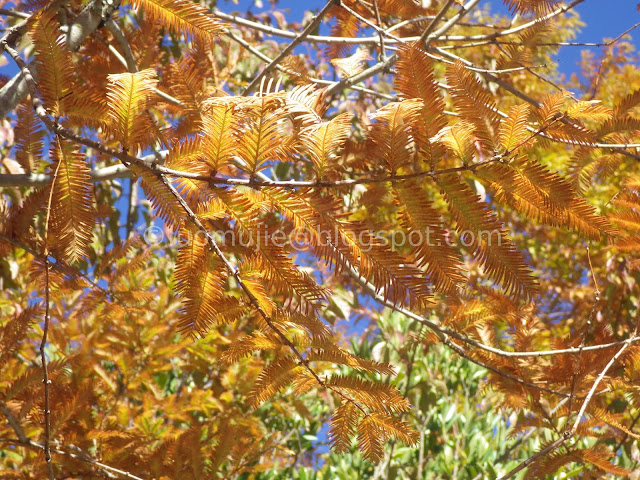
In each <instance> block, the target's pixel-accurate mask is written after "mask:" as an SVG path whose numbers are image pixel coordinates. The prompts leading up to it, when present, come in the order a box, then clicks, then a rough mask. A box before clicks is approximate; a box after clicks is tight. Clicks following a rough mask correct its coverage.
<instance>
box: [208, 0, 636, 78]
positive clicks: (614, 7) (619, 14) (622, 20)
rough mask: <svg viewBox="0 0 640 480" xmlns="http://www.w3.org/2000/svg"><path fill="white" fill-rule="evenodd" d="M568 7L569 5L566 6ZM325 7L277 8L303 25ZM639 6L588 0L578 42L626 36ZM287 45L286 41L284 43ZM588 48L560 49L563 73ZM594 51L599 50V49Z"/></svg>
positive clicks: (630, 0) (496, 2) (228, 6)
mask: <svg viewBox="0 0 640 480" xmlns="http://www.w3.org/2000/svg"><path fill="white" fill-rule="evenodd" d="M262 3H263V5H264V7H263V8H257V7H256V6H255V0H239V2H238V5H233V4H232V3H231V1H229V0H225V1H224V2H220V3H219V8H220V9H221V10H224V11H231V10H235V11H239V12H246V11H247V10H250V11H252V12H254V13H257V12H261V11H269V10H270V9H271V5H270V2H269V0H262ZM565 3H568V2H565ZM324 4H325V0H305V1H300V0H280V1H279V2H278V5H277V7H276V8H278V9H288V10H289V12H290V13H289V15H288V16H287V19H288V20H290V21H299V20H301V19H302V18H303V15H304V12H305V11H306V10H318V9H320V8H321V7H322V6H323V5H324ZM486 5H489V6H490V9H491V10H492V11H495V12H500V13H507V9H506V7H505V6H504V4H503V3H502V2H501V1H500V0H491V1H485V2H481V3H480V7H484V6H486ZM637 5H638V2H636V1H634V0H585V1H584V2H583V3H581V4H579V5H578V6H577V7H575V10H576V11H577V12H578V13H579V14H580V17H581V19H582V20H583V21H584V22H585V23H586V24H587V25H586V26H585V27H584V28H583V29H582V31H581V32H580V34H579V35H578V38H577V39H576V40H575V41H577V42H593V43H597V42H601V41H602V40H603V39H604V38H614V37H616V36H618V35H619V34H620V33H622V32H624V31H625V30H626V29H628V28H629V27H632V26H633V25H634V24H635V23H637V22H640V13H639V12H638V10H637ZM631 35H632V36H633V40H634V43H635V45H636V47H638V46H640V27H639V28H638V30H637V31H634V32H632V34H631ZM281 41H283V42H285V41H287V40H286V39H281ZM585 48H586V47H563V48H562V49H560V55H559V58H558V60H559V62H560V71H561V72H563V73H565V74H566V75H567V76H568V75H569V74H571V73H572V72H574V71H576V70H577V62H578V61H579V60H580V56H581V54H580V52H581V50H583V49H585ZM593 50H599V49H598V48H597V47H595V48H593Z"/></svg>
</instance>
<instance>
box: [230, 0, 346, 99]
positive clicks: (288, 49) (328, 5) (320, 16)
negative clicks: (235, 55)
mask: <svg viewBox="0 0 640 480" xmlns="http://www.w3.org/2000/svg"><path fill="white" fill-rule="evenodd" d="M336 3H338V0H329V1H328V2H327V3H326V5H325V6H324V7H322V10H320V12H318V14H317V15H316V17H315V18H314V19H313V20H312V21H311V22H310V23H309V25H307V26H306V27H305V29H304V30H303V31H302V32H300V33H299V34H298V35H297V36H296V38H295V39H294V40H293V42H291V43H290V44H289V45H287V46H286V48H285V49H284V50H283V51H282V52H280V54H279V55H278V56H277V57H276V58H274V59H273V60H272V61H271V63H269V65H267V66H266V67H264V69H263V70H262V72H260V73H259V74H258V75H256V76H255V77H254V78H253V80H252V81H251V83H250V84H249V85H248V86H247V88H246V89H245V90H244V92H243V93H242V94H243V95H249V94H250V93H251V92H252V91H253V90H254V89H255V88H256V87H257V86H258V85H259V84H260V82H261V81H262V79H263V78H264V77H265V76H266V75H268V74H269V73H271V71H272V70H273V69H274V68H276V65H278V64H280V62H282V60H284V59H285V58H286V57H287V56H288V55H289V54H290V53H291V52H292V51H293V49H294V48H296V45H298V44H299V43H300V42H302V41H304V39H305V38H306V37H307V36H308V35H309V34H310V33H311V32H312V31H314V30H315V29H316V27H317V26H318V25H320V22H321V21H322V19H323V17H324V16H325V15H326V14H327V13H328V12H329V10H331V8H333V6H334V5H335V4H336Z"/></svg>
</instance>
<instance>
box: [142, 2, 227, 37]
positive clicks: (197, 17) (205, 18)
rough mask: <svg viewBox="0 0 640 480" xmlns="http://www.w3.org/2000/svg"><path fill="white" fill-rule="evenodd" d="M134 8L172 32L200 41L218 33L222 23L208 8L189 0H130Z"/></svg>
mask: <svg viewBox="0 0 640 480" xmlns="http://www.w3.org/2000/svg"><path fill="white" fill-rule="evenodd" d="M131 2H132V4H133V6H134V8H136V9H139V8H142V9H143V10H144V12H145V14H146V15H148V16H149V17H150V18H151V20H152V21H155V22H161V23H162V24H164V25H167V26H168V27H169V29H170V30H171V31H172V32H174V33H177V34H179V33H182V34H184V35H185V37H187V38H190V37H196V38H197V39H199V40H200V41H202V42H207V41H212V40H213V39H214V38H215V37H217V36H218V35H220V34H221V33H222V31H223V29H224V24H222V23H220V22H218V21H217V20H216V19H215V17H214V16H213V15H211V13H209V10H207V9H206V8H204V7H203V6H201V5H199V4H197V3H193V2H191V1H189V0H131Z"/></svg>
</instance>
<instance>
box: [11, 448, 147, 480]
mask: <svg viewBox="0 0 640 480" xmlns="http://www.w3.org/2000/svg"><path fill="white" fill-rule="evenodd" d="M0 442H3V443H12V444H14V445H22V446H25V447H28V448H37V449H39V450H43V449H44V445H43V444H41V443H38V442H34V441H33V440H30V439H29V438H25V439H24V440H22V439H19V438H0ZM56 443H58V442H56ZM68 447H69V448H75V449H77V450H78V451H80V452H82V455H77V454H75V453H72V452H67V451H66V450H61V449H59V448H52V449H51V452H52V453H56V454H58V455H64V456H66V457H69V458H73V459H75V460H79V461H81V462H85V463H89V464H91V465H94V466H96V467H98V468H100V469H102V470H105V471H106V472H109V473H115V474H117V475H120V476H121V477H124V478H129V479H131V480H144V479H143V478H142V477H138V476H136V475H133V474H132V473H129V472H127V471H125V470H120V469H119V468H115V467H112V466H110V465H107V464H105V463H102V462H99V461H97V460H95V459H94V458H92V457H91V456H90V455H88V454H87V453H86V452H84V451H83V450H81V449H79V448H78V447H75V445H69V446H68Z"/></svg>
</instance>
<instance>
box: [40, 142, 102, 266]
mask: <svg viewBox="0 0 640 480" xmlns="http://www.w3.org/2000/svg"><path fill="white" fill-rule="evenodd" d="M51 157H52V158H53V159H54V160H55V161H56V163H57V164H59V168H58V176H57V178H56V179H55V182H54V184H53V186H52V188H53V196H52V203H51V229H50V234H49V242H50V243H51V249H52V251H54V252H56V253H57V254H58V255H59V256H60V258H61V259H63V260H64V261H65V262H67V263H75V262H77V261H79V260H80V259H82V257H84V256H86V255H88V253H89V244H90V243H91V241H92V239H93V227H94V221H95V220H94V207H93V185H92V184H91V178H90V177H89V167H88V166H87V164H86V163H85V161H84V158H83V155H82V154H81V153H80V152H79V151H78V150H76V149H75V148H74V147H73V146H72V145H71V144H70V143H67V142H65V141H64V140H62V139H60V138H58V139H57V140H56V143H55V145H54V146H53V147H52V148H51ZM52 168H53V169H54V170H55V168H56V167H53V166H52Z"/></svg>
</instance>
